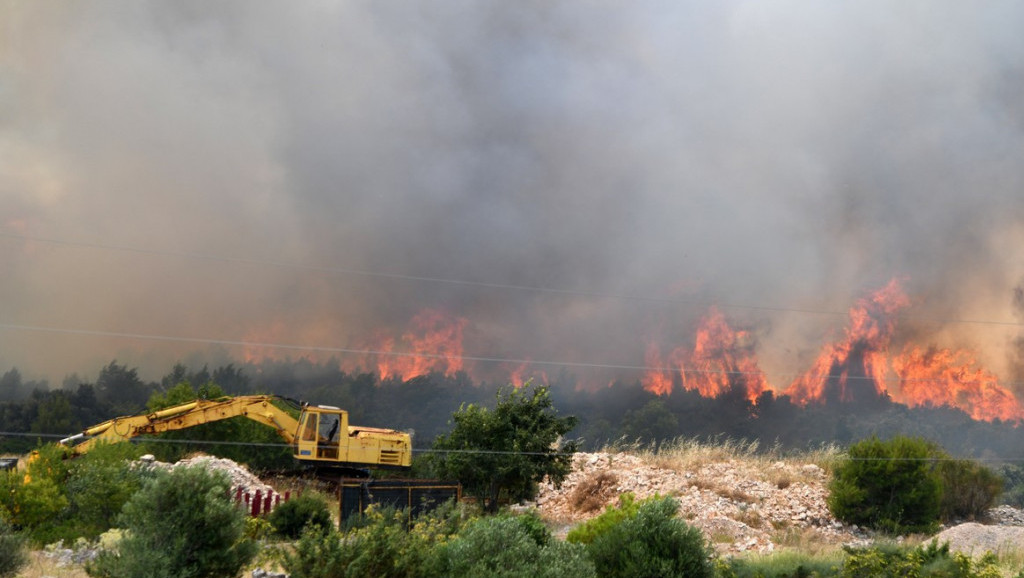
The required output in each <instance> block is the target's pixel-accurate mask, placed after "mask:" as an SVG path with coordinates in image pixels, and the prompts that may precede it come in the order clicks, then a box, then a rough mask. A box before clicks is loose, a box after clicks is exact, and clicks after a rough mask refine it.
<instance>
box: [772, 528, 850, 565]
mask: <svg viewBox="0 0 1024 578" xmlns="http://www.w3.org/2000/svg"><path fill="white" fill-rule="evenodd" d="M772 526H775V524H772ZM771 540H772V542H773V543H774V544H775V545H776V546H779V547H780V548H783V549H786V550H794V551H797V552H801V553H803V554H807V555H808V556H815V557H819V556H833V555H835V554H836V553H837V552H838V551H840V550H841V549H842V547H841V546H840V545H838V544H832V543H829V542H828V541H827V540H823V539H822V537H821V535H820V534H819V533H818V532H816V531H815V530H814V528H800V527H795V526H788V525H783V526H782V527H781V528H779V529H777V530H776V531H775V532H772V533H771Z"/></svg>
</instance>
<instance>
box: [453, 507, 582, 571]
mask: <svg viewBox="0 0 1024 578" xmlns="http://www.w3.org/2000/svg"><path fill="white" fill-rule="evenodd" d="M537 521H539V519H538V518H537V517H536V516H532V515H525V516H513V515H508V514H506V515H500V516H494V517H490V518H483V519H480V520H477V521H476V522H474V523H473V524H471V525H470V526H469V527H468V528H466V530H465V531H464V532H462V533H461V534H459V536H458V537H457V538H456V539H455V540H453V541H452V542H451V543H450V544H448V545H447V546H446V547H445V548H444V561H443V564H444V572H443V575H445V576H460V577H467V578H490V577H495V578H515V577H522V578H563V577H564V578H573V577H581V578H583V577H592V576H596V574H595V572H594V565H593V563H592V562H591V561H590V560H589V559H588V558H587V555H586V550H585V547H584V546H582V545H579V544H570V543H567V542H562V541H560V540H553V539H551V535H550V533H549V532H547V530H546V528H545V529H544V531H543V532H538V531H537V530H538V526H537V524H536V523H535V522H537Z"/></svg>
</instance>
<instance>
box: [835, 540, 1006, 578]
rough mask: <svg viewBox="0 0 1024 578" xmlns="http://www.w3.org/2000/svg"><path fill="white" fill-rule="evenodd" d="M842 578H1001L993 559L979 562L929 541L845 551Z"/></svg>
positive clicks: (981, 559) (985, 557) (983, 559)
mask: <svg viewBox="0 0 1024 578" xmlns="http://www.w3.org/2000/svg"><path fill="white" fill-rule="evenodd" d="M846 552H847V557H846V560H845V562H844V563H843V570H842V578H903V577H905V576H914V577H919V578H1000V576H1001V573H1000V571H999V569H998V568H997V566H996V560H995V557H994V556H992V555H986V556H983V557H982V558H980V559H978V560H972V559H971V558H970V557H969V556H967V555H964V554H961V553H959V552H957V553H952V554H951V553H950V551H949V544H948V543H947V544H942V545H939V544H938V543H937V542H936V541H932V542H931V543H929V544H927V545H922V546H918V547H916V548H906V547H900V546H896V545H892V544H881V545H876V546H872V547H870V548H847V549H846Z"/></svg>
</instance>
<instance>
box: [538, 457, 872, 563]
mask: <svg viewBox="0 0 1024 578" xmlns="http://www.w3.org/2000/svg"><path fill="white" fill-rule="evenodd" d="M826 485H827V476H826V474H825V472H824V471H823V470H822V469H821V468H820V467H818V466H817V465H815V464H799V463H791V462H781V461H779V462H775V463H771V464H769V465H768V466H767V467H765V466H764V465H757V464H754V463H747V462H744V461H742V460H728V461H724V462H708V463H696V464H694V465H693V466H691V467H690V468H687V469H681V470H677V469H669V468H665V467H658V466H656V465H652V464H651V463H649V462H648V461H646V460H643V459H641V458H639V457H637V456H634V455H630V454H607V453H593V454H587V453H581V454H577V455H576V456H575V458H574V468H573V472H572V473H571V474H570V475H569V476H568V478H567V479H566V480H565V481H564V483H563V484H562V486H561V488H558V489H556V488H555V487H554V486H553V485H552V484H551V483H549V482H545V483H544V484H542V485H541V488H540V493H539V495H538V498H537V501H536V505H537V508H538V509H539V510H540V513H541V515H542V516H543V517H544V518H546V519H548V520H551V521H553V522H556V523H560V524H562V525H565V526H570V525H575V524H578V523H579V522H582V521H584V520H587V519H589V518H592V517H594V516H596V515H598V514H600V513H601V512H602V511H603V510H604V508H605V506H607V505H611V504H617V503H618V500H619V496H620V495H622V494H624V493H627V492H631V493H632V494H633V495H634V496H635V497H636V499H638V500H640V499H644V498H647V497H650V496H653V495H655V494H660V495H662V496H672V497H674V498H675V499H676V500H678V502H679V505H680V515H681V516H682V517H684V518H685V519H686V520H687V521H688V523H690V524H691V525H693V526H695V527H697V528H699V529H701V530H702V531H703V532H704V534H705V535H706V536H707V537H708V538H709V539H710V540H711V541H712V542H713V543H714V544H715V546H716V548H717V549H718V550H719V551H722V552H743V551H755V552H770V551H772V550H774V549H775V547H776V546H777V542H780V541H782V542H785V541H786V540H787V537H788V538H793V539H796V537H797V536H800V538H799V539H800V540H807V539H808V536H806V534H807V533H810V534H812V536H811V539H814V540H815V541H821V542H826V543H836V544H840V543H841V544H858V543H867V539H868V538H867V535H866V534H865V533H863V532H862V531H860V529H859V528H857V527H856V526H846V525H844V524H842V523H841V522H839V521H838V520H836V519H835V518H833V517H832V516H831V514H829V511H828V507H827V506H826V504H825V498H826V495H827V489H826Z"/></svg>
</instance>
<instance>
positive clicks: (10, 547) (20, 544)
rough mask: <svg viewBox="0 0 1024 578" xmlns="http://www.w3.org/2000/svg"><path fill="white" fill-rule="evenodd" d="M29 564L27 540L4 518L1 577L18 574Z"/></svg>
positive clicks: (0, 540) (0, 529) (1, 524)
mask: <svg viewBox="0 0 1024 578" xmlns="http://www.w3.org/2000/svg"><path fill="white" fill-rule="evenodd" d="M26 565H28V552H27V550H26V549H25V540H24V538H22V537H21V536H19V535H18V534H15V533H14V530H13V529H12V528H11V527H10V526H9V525H8V524H7V523H6V522H4V521H3V520H0V578H11V577H12V576H17V575H18V572H19V571H21V569H22V568H24V567H25V566H26Z"/></svg>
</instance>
